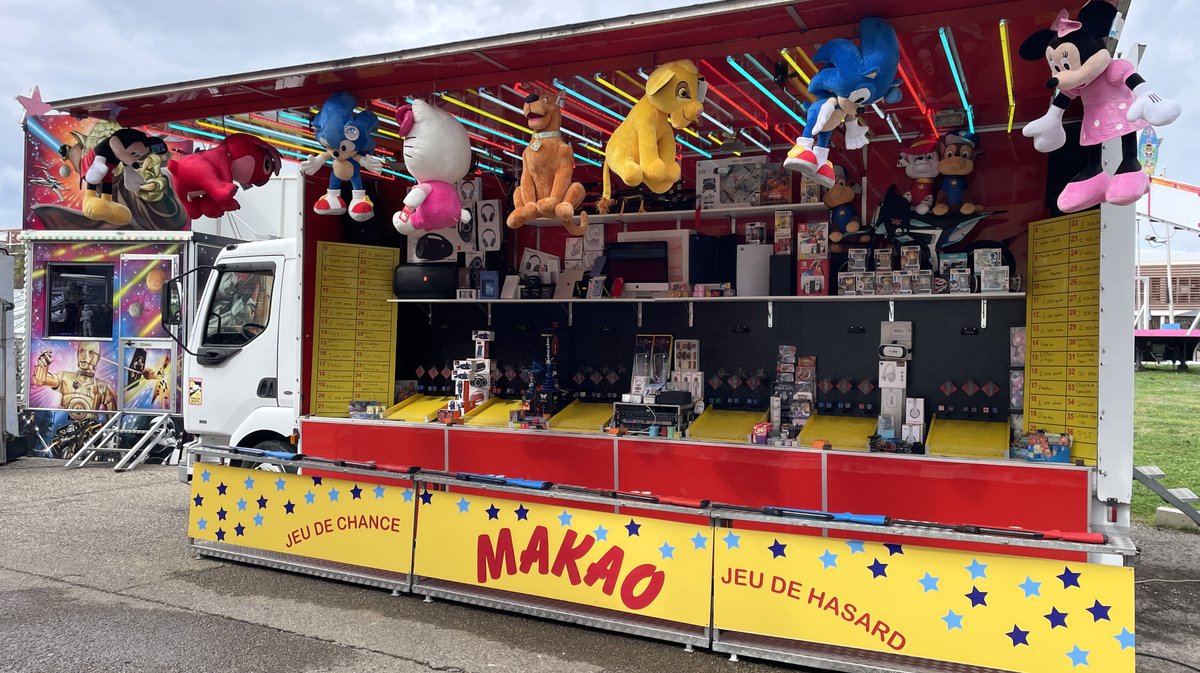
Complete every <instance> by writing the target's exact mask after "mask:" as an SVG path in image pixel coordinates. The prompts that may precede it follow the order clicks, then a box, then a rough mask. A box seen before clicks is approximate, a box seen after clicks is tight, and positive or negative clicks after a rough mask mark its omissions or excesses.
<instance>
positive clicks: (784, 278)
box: [770, 255, 796, 297]
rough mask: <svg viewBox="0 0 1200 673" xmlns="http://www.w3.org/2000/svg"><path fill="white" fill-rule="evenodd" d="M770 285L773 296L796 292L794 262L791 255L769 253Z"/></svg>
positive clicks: (787, 295)
mask: <svg viewBox="0 0 1200 673" xmlns="http://www.w3.org/2000/svg"><path fill="white" fill-rule="evenodd" d="M770 286H771V295H772V296H774V297H790V296H792V295H794V294H796V262H795V260H793V259H792V256H791V255H771V283H770Z"/></svg>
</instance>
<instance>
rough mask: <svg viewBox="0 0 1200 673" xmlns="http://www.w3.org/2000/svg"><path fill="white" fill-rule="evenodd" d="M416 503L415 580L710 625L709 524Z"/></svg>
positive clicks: (445, 497) (487, 504)
mask: <svg viewBox="0 0 1200 673" xmlns="http://www.w3.org/2000/svg"><path fill="white" fill-rule="evenodd" d="M420 498H421V521H420V525H419V526H418V530H417V551H416V565H415V566H414V572H415V573H416V574H417V575H418V576H420V577H429V578H434V579H441V580H448V581H452V582H458V583H461V584H466V585H471V586H478V587H487V588H491V589H499V590H503V591H513V592H517V593H522V594H527V595H530V596H541V597H545V598H553V599H558V600H563V601H569V602H571V603H578V604H581V605H588V606H592V607H597V608H606V609H609V610H616V611H619V612H625V613H632V614H637V615H643V616H647V617H656V618H659V619H667V620H670V621H674V622H680V623H684V624H691V625H695V626H707V625H708V620H709V587H710V580H711V571H712V566H711V563H712V546H713V544H714V541H713V534H712V527H711V526H710V525H708V524H707V523H705V524H685V523H677V522H673V521H662V520H658V519H651V518H646V517H642V516H638V515H621V514H612V513H610V512H595V511H591V510H585V509H577V508H574V507H571V506H566V507H564V506H563V505H549V504H542V503H525V502H517V501H513V500H502V499H499V498H491V497H486V496H480V495H463V494H459V493H450V492H427V493H422V494H421V495H420Z"/></svg>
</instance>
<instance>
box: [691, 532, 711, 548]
mask: <svg viewBox="0 0 1200 673" xmlns="http://www.w3.org/2000/svg"><path fill="white" fill-rule="evenodd" d="M691 541H692V549H708V538H706V537H704V536H703V535H701V534H700V531H696V535H695V536H694V537H692V538H691Z"/></svg>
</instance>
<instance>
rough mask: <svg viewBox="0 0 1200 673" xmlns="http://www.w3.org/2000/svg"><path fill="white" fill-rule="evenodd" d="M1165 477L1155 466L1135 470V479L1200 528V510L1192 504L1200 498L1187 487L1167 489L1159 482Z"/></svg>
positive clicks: (1199, 500)
mask: <svg viewBox="0 0 1200 673" xmlns="http://www.w3.org/2000/svg"><path fill="white" fill-rule="evenodd" d="M1164 476H1165V473H1164V472H1163V471H1162V469H1161V468H1159V467H1157V466H1155V465H1147V466H1145V467H1135V468H1133V478H1134V479H1136V480H1138V481H1140V482H1141V483H1142V484H1143V485H1145V487H1146V488H1148V489H1150V490H1151V491H1154V492H1155V493H1156V494H1157V495H1158V497H1160V498H1162V499H1163V500H1164V501H1166V502H1167V504H1169V505H1171V506H1172V507H1174V508H1175V509H1178V510H1179V511H1180V512H1183V514H1184V516H1186V517H1187V518H1189V519H1191V520H1192V521H1194V522H1196V525H1197V526H1200V510H1197V509H1196V507H1195V505H1193V504H1192V503H1195V502H1200V496H1197V495H1196V494H1195V493H1193V492H1192V489H1190V488H1186V487H1180V488H1167V487H1166V486H1163V485H1162V483H1161V482H1160V481H1159V480H1160V479H1162V478H1163V477H1164Z"/></svg>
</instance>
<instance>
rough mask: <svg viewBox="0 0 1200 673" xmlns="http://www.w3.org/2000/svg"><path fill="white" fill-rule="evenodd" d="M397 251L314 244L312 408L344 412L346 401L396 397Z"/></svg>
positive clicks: (388, 403)
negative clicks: (394, 296) (394, 293)
mask: <svg viewBox="0 0 1200 673" xmlns="http://www.w3.org/2000/svg"><path fill="white" fill-rule="evenodd" d="M399 263H400V251H399V250H396V249H392V248H377V247H373V246H367V245H350V244H346V243H330V242H325V241H322V242H319V243H317V269H318V271H317V289H316V294H315V300H314V301H315V304H316V311H315V314H314V316H313V321H314V322H313V324H314V332H315V339H314V342H313V377H312V404H311V409H312V413H313V414H314V415H317V416H334V417H346V416H348V415H349V403H350V401H351V400H367V401H375V402H379V403H381V404H383V405H384V406H391V404H392V399H393V397H394V396H395V392H394V389H395V378H396V376H395V373H396V305H395V304H393V303H389V302H388V299H391V298H392V275H393V273H394V272H395V269H396V265H397V264H399Z"/></svg>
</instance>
